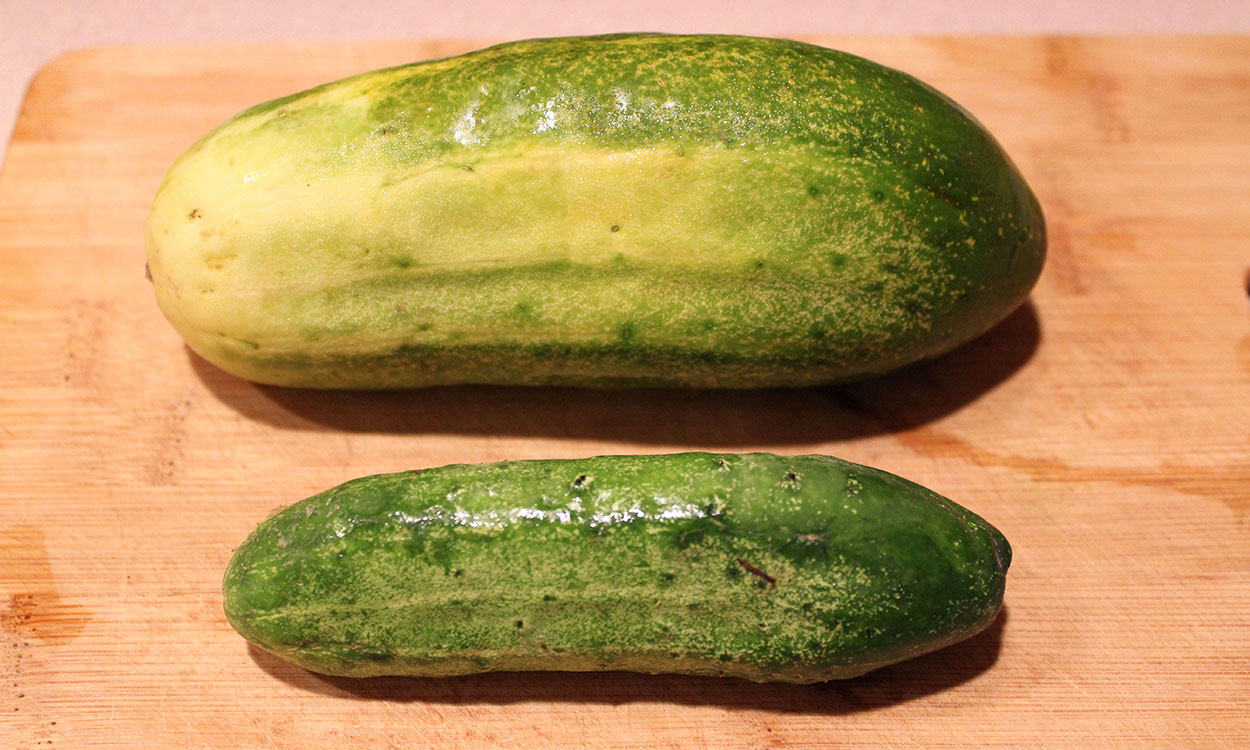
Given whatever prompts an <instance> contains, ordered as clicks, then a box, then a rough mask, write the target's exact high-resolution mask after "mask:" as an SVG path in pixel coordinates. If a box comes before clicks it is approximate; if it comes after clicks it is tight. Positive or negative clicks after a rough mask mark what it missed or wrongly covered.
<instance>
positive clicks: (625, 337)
mask: <svg viewBox="0 0 1250 750" xmlns="http://www.w3.org/2000/svg"><path fill="white" fill-rule="evenodd" d="M619 335H620V337H621V341H629V340H630V339H631V338H633V335H634V327H633V326H632V325H630V324H629V323H626V324H625V325H623V326H621V330H620V333H619Z"/></svg>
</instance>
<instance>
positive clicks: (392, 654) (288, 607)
mask: <svg viewBox="0 0 1250 750" xmlns="http://www.w3.org/2000/svg"><path fill="white" fill-rule="evenodd" d="M1010 562H1011V548H1010V546H1008V544H1007V541H1006V539H1004V538H1003V535H1002V534H1000V533H999V532H998V531H997V530H996V529H995V528H994V527H992V526H990V525H989V524H988V523H986V522H985V521H984V520H982V519H981V518H980V517H978V516H976V515H974V514H973V513H971V512H970V511H968V510H966V509H964V508H962V507H960V506H958V505H956V504H955V503H953V502H951V501H949V500H947V499H945V498H942V497H940V496H938V495H936V494H934V493H933V492H931V491H929V490H927V489H924V488H923V487H920V486H918V485H916V484H913V483H911V482H908V481H906V480H903V479H900V478H899V477H896V476H893V475H891V474H887V473H885V472H883V471H879V470H875V469H870V468H867V467H864V466H858V465H855V464H850V463H847V462H845V461H840V460H838V459H835V458H828V457H824V456H797V457H785V456H776V455H771V454H764V453H761V454H747V455H735V454H719V455H718V454H708V453H685V454H676V455H667V456H608V457H600V458H587V459H578V460H541V461H515V462H504V463H496V464H485V465H459V466H445V467H442V468H437V469H428V470H424V471H416V472H407V473H402V474H386V475H379V476H372V477H366V478H363V479H359V480H356V481H352V482H348V483H346V484H343V485H341V486H339V487H336V488H334V489H332V490H329V491H327V492H324V493H322V494H320V495H317V496H315V497H311V498H309V499H307V500H304V501H303V502H300V503H297V504H295V505H293V506H291V507H289V508H287V509H285V510H283V511H281V512H279V513H278V514H276V515H274V516H273V517H271V518H269V519H268V520H266V521H265V522H263V523H262V524H261V525H260V526H259V527H258V528H257V529H256V531H255V532H254V533H253V534H252V535H251V536H250V537H249V538H248V539H247V541H246V542H245V543H244V544H243V545H242V546H241V547H240V548H239V549H238V550H237V551H236V552H235V554H234V557H233V558H232V559H231V561H230V565H229V567H228V569H227V571H226V575H225V583H224V591H225V610H226V615H227V617H228V618H229V620H230V623H231V624H232V625H233V626H234V628H235V629H236V630H237V631H238V632H239V633H240V634H242V635H243V636H244V637H246V638H247V639H248V640H250V641H252V642H254V643H256V644H258V645H259V646H261V647H262V648H265V649H268V650H269V651H271V652H273V653H275V654H277V655H278V656H280V657H282V658H283V659H287V660H289V661H291V662H294V663H295V664H299V665H301V666H304V667H307V668H308V669H311V670H315V671H318V672H325V673H329V674H337V675H350V676H369V675H382V674H400V675H425V676H445V675H459V674H467V673H473V672H483V671H490V670H599V669H613V670H632V671H641V672H678V673H687V674H701V675H731V676H736V677H743V678H746V679H750V680H757V681H785V682H817V681H823V680H830V679H837V678H846V677H853V676H855V675H858V674H862V673H864V672H867V671H869V670H871V669H875V668H877V667H880V666H883V665H886V664H890V663H892V662H897V661H899V660H901V659H906V658H908V657H912V656H915V655H917V654H921V653H925V652H927V651H932V650H933V649H936V648H940V647H942V646H945V645H947V644H950V643H953V642H955V641H958V640H961V639H964V638H967V637H969V636H971V635H973V634H975V633H977V632H978V631H980V630H981V629H983V628H984V627H985V626H986V625H988V624H989V623H990V622H991V621H992V620H993V619H994V616H995V615H996V614H997V612H998V610H999V607H1000V605H1001V603H1002V598H1003V589H1004V586H1005V580H1006V574H1007V568H1008V565H1009V564H1010Z"/></svg>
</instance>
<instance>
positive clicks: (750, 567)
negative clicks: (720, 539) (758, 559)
mask: <svg viewBox="0 0 1250 750" xmlns="http://www.w3.org/2000/svg"><path fill="white" fill-rule="evenodd" d="M734 559H735V560H737V561H738V564H739V565H741V566H742V567H744V568H746V570H747V572H748V573H750V574H751V575H753V576H757V577H759V578H761V579H763V580H764V581H765V582H766V585H767V586H776V585H777V579H776V578H773V577H772V576H770V575H768V574H767V573H765V572H764V571H762V570H760V569H759V568H757V567H755V566H754V565H752V564H751V563H749V562H747V561H746V560H743V559H742V558H741V557H735V558H734Z"/></svg>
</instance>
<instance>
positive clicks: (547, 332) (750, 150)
mask: <svg viewBox="0 0 1250 750" xmlns="http://www.w3.org/2000/svg"><path fill="white" fill-rule="evenodd" d="M146 238H147V239H146V242H147V252H148V263H149V267H150V270H151V275H152V279H153V281H154V283H155V286H156V295H157V300H158V302H159V304H160V307H161V309H162V310H163V311H164V313H165V315H166V316H167V317H168V319H169V320H170V321H171V322H172V323H173V325H174V326H175V327H176V328H177V330H178V331H179V332H180V333H181V334H182V336H183V337H184V338H185V340H186V341H187V343H188V344H189V345H190V347H191V348H192V349H194V350H195V351H196V352H198V353H199V354H200V355H202V356H203V357H204V358H206V359H208V360H209V361H211V362H213V363H215V364H217V365H219V366H220V367H222V368H224V369H226V370H228V371H230V372H232V373H235V374H237V375H240V376H242V377H244V378H248V379H251V380H254V381H258V382H262V383H270V384H279V385H288V386H302V387H322V388H336V387H353V388H400V387H418V386H428V385H437V384H448V383H501V384H564V385H575V386H607V387H610V386H700V387H721V388H746V387H762V386H798V385H808V384H816V383H827V382H834V381H838V380H845V379H850V378H857V377H864V376H869V375H873V374H876V373H881V372H885V371H888V370H892V369H894V368H897V367H899V366H901V365H904V364H907V363H910V362H913V361H916V360H920V359H924V358H928V357H933V356H935V355H938V354H941V353H943V352H945V351H947V350H949V349H951V348H954V347H955V346H957V345H959V344H961V343H963V342H965V341H967V340H969V339H971V338H973V337H975V336H977V335H979V334H980V333H982V332H983V331H985V330H987V329H988V328H990V327H991V326H992V325H993V324H994V323H995V322H997V321H999V320H1001V319H1002V318H1003V317H1004V316H1005V315H1006V314H1008V313H1009V312H1010V311H1011V310H1012V309H1014V308H1015V307H1017V306H1018V305H1019V304H1020V303H1021V302H1022V301H1023V300H1024V298H1025V297H1026V296H1027V294H1028V291H1029V290H1030V288H1031V287H1032V286H1033V284H1034V282H1035V280H1036V279H1037V277H1038V275H1039V273H1040V270H1041V267H1042V263H1043V259H1044V255H1045V232H1044V226H1043V219H1042V214H1041V210H1040V208H1039V205H1038V203H1037V201H1036V199H1035V198H1034V196H1033V194H1032V193H1031V192H1030V190H1029V188H1028V187H1027V185H1026V184H1025V183H1024V181H1023V179H1022V178H1021V176H1020V175H1019V173H1018V172H1017V170H1016V169H1015V167H1014V166H1013V165H1012V164H1011V163H1010V161H1009V160H1008V158H1007V157H1006V155H1005V154H1004V153H1003V151H1002V150H1001V148H1000V147H999V146H998V144H996V143H995V141H994V139H993V138H992V137H991V136H990V135H989V134H988V133H987V132H986V131H985V130H984V128H982V127H981V126H980V125H979V124H978V123H977V122H976V121H975V120H973V118H972V117H971V116H970V115H968V113H966V112H965V111H964V110H962V109H961V108H959V107H958V106H957V105H956V104H954V103H953V102H951V101H950V100H949V99H947V98H946V97H944V96H943V95H942V94H940V93H938V92H937V91H935V90H933V89H932V88H930V87H928V86H926V85H925V84H923V83H921V82H919V81H917V80H916V79H914V78H912V77H910V76H907V75H905V74H903V73H901V72H898V71H896V70H892V69H888V68H885V67H882V66H880V65H877V64H875V63H872V62H869V61H867V60H864V59H862V58H858V57H855V56H852V55H849V54H846V53H842V52H837V51H834V50H831V49H826V48H822V47H818V46H813V45H809V44H802V43H798V42H792V41H785V40H778V39H762V38H744V37H732V36H668V35H615V36H604V37H583V38H562V39H545V40H534V41H524V42H516V43H511V44H505V45H501V46H497V47H492V48H488V49H485V50H481V51H477V52H474V53H471V54H467V55H464V56H460V57H454V58H449V59H443V60H436V61H430V62H421V63H416V64H413V65H407V66H403V67H398V68H392V69H386V70H380V71H375V72H371V73H366V74H363V75H360V76H357V77H354V78H348V79H345V80H342V81H338V82H335V83H330V84H327V85H324V86H320V87H318V88H315V89H312V90H310V91H306V92H303V93H300V94H295V95H293V96H289V97H286V98H283V99H278V100H275V101H272V102H268V103H266V104H262V105H259V106H257V107H253V108H252V109H249V110H247V111H245V112H243V113H241V114H240V115H238V116H237V117H235V118H234V119H232V120H230V121H229V122H227V123H225V124H224V125H222V126H220V127H219V128H217V129H216V130H214V131H212V132H211V133H209V134H208V135H206V136H205V137H204V138H202V139H201V140H200V141H199V142H197V143H196V144H195V145H194V146H192V147H191V148H190V149H189V150H188V151H187V152H186V154H184V155H183V156H182V157H181V158H179V159H178V161H177V162H176V163H175V164H174V166H173V167H172V169H171V170H170V172H169V174H168V175H167V177H166V179H165V181H164V183H163V184H162V186H161V187H160V190H159V191H158V193H157V196H156V199H155V202H154V205H153V207H152V211H151V215H150V218H149V221H148V225H147V233H146Z"/></svg>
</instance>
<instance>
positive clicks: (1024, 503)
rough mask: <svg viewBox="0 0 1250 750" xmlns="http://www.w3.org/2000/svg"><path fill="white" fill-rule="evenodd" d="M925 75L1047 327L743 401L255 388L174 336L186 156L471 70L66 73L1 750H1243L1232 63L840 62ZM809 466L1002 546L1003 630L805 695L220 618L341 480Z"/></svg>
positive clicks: (33, 318) (337, 62) (23, 253)
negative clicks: (301, 651) (247, 560)
mask: <svg viewBox="0 0 1250 750" xmlns="http://www.w3.org/2000/svg"><path fill="white" fill-rule="evenodd" d="M815 41H819V42H821V43H825V44H828V45H830V46H837V47H841V48H843V49H847V50H850V51H853V52H858V53H861V54H864V55H867V56H869V57H872V58H874V59H876V60H878V61H881V62H884V63H887V64H891V65H894V66H897V67H901V68H903V69H905V70H908V71H909V72H912V73H914V74H916V75H919V76H920V77H922V78H923V79H925V80H927V81H929V82H930V83H933V84H934V85H936V86H938V87H939V88H941V89H943V90H945V91H946V92H948V93H950V94H951V95H953V96H954V97H955V98H956V99H957V100H959V101H960V102H961V103H963V104H964V105H965V106H967V107H968V108H969V109H970V110H971V111H972V112H974V113H975V114H976V115H977V116H978V118H979V119H981V120H982V121H983V122H984V123H985V124H986V125H987V126H988V127H989V128H990V129H991V130H992V131H993V132H994V133H995V134H996V135H997V136H998V137H999V139H1000V140H1001V141H1002V142H1003V144H1004V145H1005V146H1006V148H1007V149H1008V151H1009V152H1010V153H1011V154H1012V156H1013V158H1014V159H1015V160H1016V162H1017V163H1018V164H1019V165H1020V167H1021V169H1022V171H1023V172H1024V173H1025V175H1026V176H1027V178H1028V179H1029V181H1030V182H1031V184H1032V185H1033V186H1034V188H1035V189H1036V191H1037V192H1038V194H1039V197H1040V198H1041V201H1042V203H1043V205H1044V207H1045V209H1046V212H1047V217H1048V222H1049V229H1050V232H1051V247H1050V259H1049V262H1048V266H1047V269H1046V271H1045V273H1044V275H1043V278H1042V281H1041V283H1040V285H1039V286H1038V288H1037V290H1036V293H1035V294H1034V295H1033V298H1032V300H1031V301H1030V303H1029V304H1028V305H1027V306H1026V307H1024V308H1023V309H1021V310H1020V311H1019V312H1017V313H1016V314H1014V315H1013V316H1012V317H1011V318H1009V319H1008V320H1007V321H1006V322H1005V323H1004V324H1002V325H1001V326H999V327H998V328H996V329H995V330H993V331H992V332H990V333H989V334H987V335H986V336H985V337H983V338H982V339H979V340H978V341H975V342H973V343H972V344H970V345H968V346H966V347H965V348H963V349H961V350H959V351H957V352H955V353H953V354H951V355H949V356H947V357H945V358H943V359H942V360H940V361H937V362H934V363H930V364H926V365H923V366H920V367H917V368H915V369H913V370H910V371H908V372H906V373H903V374H899V375H895V376H891V377H888V378H885V379H883V380H880V381H876V382H873V383H867V384H861V385H855V386H849V387H842V388H826V389H812V390H798V391H772V392H757V393H750V392H748V393H709V392H668V391H646V392H633V391H631V392H623V393H612V394H603V393H594V392H579V391H571V390H552V389H541V390H527V389H505V388H449V389H437V390H431V391H417V392H407V393H381V394H373V393H315V392H304V391H288V390H281V389H274V388H266V387H258V386H255V385H252V384H249V383H246V382H243V381H240V380H238V379H235V378H233V377H231V376H228V375H226V374H224V373H222V372H220V371H218V370H216V369H214V368H213V367H211V366H209V365H207V364H205V363H203V362H202V361H200V360H198V359H197V358H196V357H194V356H193V355H191V354H189V353H188V351H187V350H186V349H185V348H184V347H183V345H182V343H181V341H180V340H179V338H178V337H177V335H176V334H175V333H174V331H173V330H172V329H171V328H170V327H169V326H168V325H167V324H166V323H165V321H164V320H163V318H162V317H161V315H160V313H159V311H158V310H157V308H156V306H155V303H154V301H153V298H152V294H151V290H150V288H149V286H148V283H147V282H146V281H145V279H144V275H143V262H144V258H143V241H142V234H143V224H144V220H145V217H146V212H147V209H148V205H149V201H150V200H151V197H152V195H153V193H154V192H155V190H156V187H157V185H158V184H159V181H160V179H161V177H162V176H163V174H164V172H165V170H166V169H167V168H168V166H169V164H170V162H171V161H172V160H173V159H174V158H175V157H176V156H177V155H178V154H179V153H180V152H181V151H182V150H183V149H184V148H186V147H187V146H188V145H189V144H190V143H191V141H192V140H194V139H195V138H196V137H197V136H198V135H200V134H201V133H203V132H204V131H206V130H207V129H209V128H210V127H211V126H213V125H214V124H216V123H218V122H219V121H221V120H223V119H225V118H226V117H228V116H230V115H231V114H233V113H235V112H236V111H238V110H240V109H242V108H244V107H246V106H248V105H250V104H253V103H256V102H259V101H262V100H265V99H269V98H272V97H275V96H278V95H282V94H285V93H289V92H291V91H295V90H298V89H301V88H305V87H308V86H311V85H314V84H317V83H320V82H323V81H326V80H329V79H333V78H337V77H340V76H343V75H347V74H351V73H355V72H360V71H363V70H366V69H371V68H375V67H381V66H384V65H390V64H397V63H401V62H406V61H410V60H415V59H422V58H428V57H432V56H441V55H446V54H451V53H456V52H460V51H464V50H467V49H470V48H472V47H474V46H477V45H475V44H474V43H471V42H446V43H428V42H420V43H418V42H414V43H408V44H402V43H393V44H364V43H362V44H349V45H311V44H307V45H295V46H210V47H182V48H178V47H161V48H151V47H129V48H109V49H95V50H87V51H82V52H76V53H73V54H71V55H68V56H66V57H62V58H59V59H58V60H56V61H55V62H53V63H52V64H50V65H49V66H48V67H46V68H45V69H44V70H43V71H42V72H41V74H40V75H39V76H38V78H37V79H36V80H35V82H34V84H33V85H32V87H31V89H30V91H29V94H28V96H27V98H26V101H25V103H24V106H23V109H22V112H21V115H20V118H19V122H18V124H17V128H16V131H15V133H14V138H13V142H12V145H11V148H10V151H9V154H8V157H7V161H6V163H5V166H4V171H3V173H2V174H0V746H3V747H14V748H37V747H63V748H68V747H74V748H88V747H150V748H157V747H223V748H224V747H230V748H238V747H314V746H315V747H339V746H343V747H348V746H351V747H443V748H470V747H479V746H480V747H517V748H530V747H543V746H553V747H577V746H588V747H638V748H641V747H680V748H717V749H718V750H720V749H721V748H724V749H726V750H729V749H732V748H762V747H795V748H799V747H805V748H816V747H829V746H839V745H847V746H862V747H881V746H917V747H943V746H950V747H967V746H969V745H972V744H976V745H982V746H1007V745H1010V746H1074V747H1075V746H1153V747H1237V746H1241V747H1244V746H1246V743H1247V742H1250V718H1248V712H1247V708H1246V705H1247V700H1248V699H1250V306H1248V302H1247V290H1246V286H1247V267H1250V137H1248V133H1250V125H1247V123H1250V38H1230V37H1223V38H1221V37H1214V38H1115V39H1112V38H1082V39H1075V38H942V39H915V38H905V39H898V38H893V39H885V38H874V39H865V38H823V39H818V40H815ZM685 449H724V450H753V449H765V450H772V451H776V452H782V453H802V452H824V453H831V454H835V455H839V456H842V457H845V458H848V459H851V460H855V461H860V462H863V463H868V464H872V465H875V466H879V467H881V468H884V469H887V470H890V471H893V472H896V473H899V474H902V475H904V476H907V477H909V478H911V479H914V480H916V481H919V482H921V483H923V484H926V485H928V486H931V487H933V488H934V489H936V490H938V491H939V492H942V493H944V494H946V495H948V496H950V497H952V498H954V499H956V500H957V501H958V502H960V503H962V504H964V505H966V506H968V507H970V508H972V509H973V510H975V511H977V512H979V513H981V514H982V515H984V516H985V517H987V518H988V519H989V520H990V521H992V522H993V523H994V524H996V525H997V526H998V527H999V528H1001V529H1002V530H1003V531H1004V533H1005V534H1006V535H1007V537H1008V538H1009V539H1010V540H1011V542H1012V543H1013V546H1014V548H1015V562H1014V564H1013V567H1012V569H1011V573H1010V575H1009V578H1008V589H1007V597H1006V601H1007V604H1006V610H1005V612H1004V614H1003V615H1002V617H1000V619H999V621H998V623H997V624H996V625H994V626H993V627H992V628H991V629H990V630H988V631H987V632H985V633H984V634H982V635H981V636H978V637H977V638H975V639H973V640H971V641H967V642H965V643H963V644H960V645H957V646H954V647H951V648H949V649H946V650H944V651H941V652H938V653H936V654H932V655H929V656H925V657H922V658H919V659H916V660H914V661H911V662H907V663H904V664H900V665H897V666H894V667H890V668H886V669H883V670H880V671H878V672H875V673H872V674H870V675H868V676H865V677H863V678H860V679H857V680H853V681H849V682H845V683H831V684H828V685H824V686H813V687H798V686H785V685H754V684H750V683H744V682H739V681H733V680H714V679H696V678H684V677H663V676H662V677H649V676H640V675H631V674H620V673H608V674H495V675H486V676H480V677H468V678H461V679H448V680H404V679H375V680H363V681H351V680H346V679H333V678H325V677H319V676H316V675H312V674H309V673H306V672H303V671H301V670H299V669H296V668H293V667H290V666H287V665H285V664H283V663H280V662H278V661H275V660H274V659H273V658H271V657H268V656H266V655H265V654H263V653H260V652H257V651H255V650H253V649H251V648H249V647H248V646H247V644H246V643H245V642H244V641H243V640H242V639H240V638H239V637H238V636H236V635H235V634H234V633H233V631H231V630H230V628H229V626H228V625H227V623H226V621H225V619H224V617H223V616H222V613H221V600H220V578H221V574H222V571H223V570H224V567H225V564H226V561H227V559H228V558H229V556H230V554H231V551H232V550H233V548H234V547H235V546H236V545H237V544H238V543H239V542H241V541H242V539H243V538H244V537H245V536H246V534H247V533H248V532H249V531H250V530H251V529H252V528H253V526H254V525H255V524H256V523H258V522H259V521H260V520H262V519H263V518H264V517H265V516H266V515H267V514H268V513H269V512H270V511H271V510H272V509H274V508H276V507H278V506H280V505H284V504H286V503H289V502H292V501H294V500H297V499H300V498H302V497H305V496H307V495H309V494H312V493H314V492H317V491H319V490H322V489H325V488H327V487H329V486H332V485H334V484H337V483H339V482H342V481H345V480H347V479H349V478H352V477H356V476H360V475H364V474H369V473H374V472H380V471H390V470H398V469H401V468H419V467H425V466H433V465H439V464H443V463H450V462H471V461H485V460H494V459H504V458H537V457H568V456H581V455H591V454H598V453H608V452H617V453H619V452H668V451H674V450H685Z"/></svg>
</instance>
